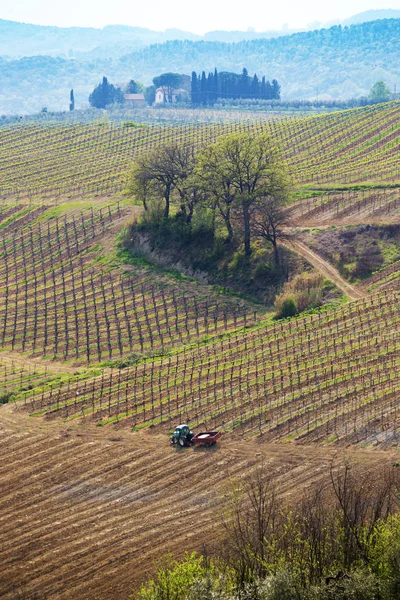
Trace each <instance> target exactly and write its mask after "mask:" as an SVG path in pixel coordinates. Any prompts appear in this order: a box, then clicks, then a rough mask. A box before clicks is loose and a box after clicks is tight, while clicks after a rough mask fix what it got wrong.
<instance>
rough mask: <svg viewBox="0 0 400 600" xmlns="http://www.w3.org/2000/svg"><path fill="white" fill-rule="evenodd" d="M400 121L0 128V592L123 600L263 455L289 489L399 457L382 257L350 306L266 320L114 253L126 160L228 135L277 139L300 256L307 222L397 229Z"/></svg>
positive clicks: (396, 331)
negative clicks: (205, 444)
mask: <svg viewBox="0 0 400 600" xmlns="http://www.w3.org/2000/svg"><path fill="white" fill-rule="evenodd" d="M399 128H400V102H391V103H386V104H382V105H376V106H373V107H365V108H360V109H355V110H351V111H343V112H338V113H330V114H325V115H320V116H313V117H301V118H299V117H295V118H284V119H273V118H265V119H262V118H261V116H260V114H258V115H257V120H254V121H253V122H241V123H238V122H234V121H233V120H229V121H227V122H225V123H223V124H217V123H212V124H207V123H200V124H197V125H174V126H164V125H162V126H161V125H159V124H157V125H152V126H141V127H133V126H129V127H127V126H124V124H120V125H118V124H111V125H110V124H105V123H101V124H100V123H99V124H93V123H92V124H88V125H83V124H79V125H78V124H77V125H71V126H68V127H67V126H65V125H56V124H55V125H51V126H49V125H44V124H28V125H22V124H18V125H16V126H5V127H1V128H0V405H1V406H0V440H1V444H2V450H3V456H5V457H6V460H4V461H2V463H1V465H0V473H1V478H2V506H1V510H0V532H1V533H0V546H1V548H2V551H1V561H0V596H1V597H2V598H6V599H7V600H13V599H14V598H16V597H21V598H22V597H32V598H33V597H37V598H40V600H42V598H57V599H60V600H67V599H71V600H72V599H75V598H78V597H79V598H85V599H87V600H95V599H96V598H108V599H110V600H114V599H115V600H117V599H118V600H121V599H122V598H127V597H129V596H130V594H131V591H132V587H133V585H134V584H136V583H138V581H140V580H141V579H142V578H143V577H145V576H146V573H147V572H148V570H149V569H151V568H152V566H153V565H154V564H155V562H156V561H157V560H158V559H159V558H160V556H161V555H164V554H165V553H167V552H169V551H171V552H174V553H175V555H176V556H180V555H181V554H182V553H183V548H184V549H187V550H188V551H190V550H192V549H196V550H199V544H202V543H203V542H205V541H206V540H207V539H209V537H210V534H211V533H212V532H214V530H215V518H216V517H215V509H216V508H217V509H218V507H219V505H220V504H219V503H220V501H221V499H220V497H219V495H218V490H223V493H225V491H224V490H225V489H226V482H227V480H231V479H232V477H241V476H243V475H244V474H245V473H248V472H249V469H252V468H253V467H254V466H255V465H256V464H258V463H259V461H260V460H263V461H265V463H266V464H268V469H271V472H272V473H274V477H275V479H276V482H277V485H278V489H279V493H280V494H281V495H283V496H286V495H287V496H290V495H293V496H295V497H299V494H301V493H302V490H304V489H306V488H308V487H309V486H311V485H313V484H314V483H316V482H319V481H323V480H326V478H327V477H328V474H329V468H330V464H331V460H332V457H333V456H334V455H335V456H336V455H338V456H340V457H342V456H343V450H342V448H347V449H348V448H349V447H351V456H352V458H353V459H354V460H357V461H359V462H360V463H363V462H364V463H368V465H374V466H375V467H376V468H378V469H384V468H385V466H387V464H388V463H391V462H392V461H393V462H394V463H395V464H396V461H397V460H398V455H397V452H398V448H399V439H400V411H399V403H398V398H399V396H400V369H399V366H400V313H399V301H400V260H398V256H397V257H396V255H395V250H394V249H393V248H394V246H395V244H393V247H392V248H391V252H392V254H391V255H390V257H391V258H390V257H389V258H388V256H389V254H390V253H387V255H385V261H386V262H385V263H384V265H383V266H382V268H380V269H379V270H376V271H374V272H372V274H368V276H366V277H365V278H364V279H362V280H361V281H359V280H357V281H356V283H355V284H354V285H352V283H351V281H353V280H349V281H344V280H343V285H342V287H341V289H342V290H343V291H344V293H345V294H347V297H346V295H345V296H344V297H340V298H339V299H338V297H337V295H336V297H335V296H334V298H333V300H332V301H331V303H330V304H329V303H328V304H326V305H325V306H324V307H321V308H320V309H318V310H317V309H314V310H313V311H310V312H309V313H304V314H302V315H300V316H297V317H293V318H290V319H284V320H274V319H273V318H272V314H271V310H270V308H268V307H266V306H262V305H260V304H256V303H253V302H252V301H250V300H249V299H243V298H238V297H236V296H234V295H228V294H227V293H226V290H221V289H214V288H213V287H211V286H210V285H208V284H206V283H202V282H200V281H196V280H194V279H191V278H189V277H184V276H183V275H181V274H180V273H178V272H176V271H169V270H166V269H164V268H161V267H158V266H155V265H154V264H152V263H151V262H149V261H148V260H144V259H143V260H141V259H140V258H137V259H135V260H133V259H132V257H131V260H128V259H127V254H126V252H124V251H123V250H122V247H121V246H120V244H119V240H120V239H121V232H122V231H123V230H124V228H125V227H126V225H127V224H129V223H130V222H132V220H133V219H135V218H136V217H137V216H138V215H139V214H140V211H141V207H140V206H139V202H137V201H136V200H135V199H131V198H128V197H126V196H125V195H124V194H123V191H124V188H125V178H126V172H127V169H128V168H129V166H130V164H131V163H132V161H133V160H134V159H135V156H138V155H139V154H140V153H143V152H146V151H147V150H149V149H153V148H154V147H157V145H159V144H161V143H163V142H165V141H171V140H173V141H181V142H182V143H185V144H189V143H193V144H194V145H195V146H197V147H200V146H201V145H203V144H205V143H207V142H209V141H213V140H215V139H216V138H217V136H219V135H221V134H223V133H228V132H232V131H243V130H245V131H247V130H250V131H252V132H254V134H256V133H261V132H263V131H268V132H270V134H271V136H272V137H273V138H274V139H276V140H277V143H279V145H280V146H281V148H282V152H283V154H284V157H285V161H286V163H287V165H288V166H289V168H290V172H291V177H292V180H293V188H294V194H293V199H292V202H291V203H290V205H289V206H288V208H287V223H288V226H289V227H290V228H291V230H292V231H293V232H296V231H297V232H298V233H299V237H298V239H296V238H295V244H297V245H296V246H295V244H292V251H293V250H296V252H299V253H300V254H301V247H305V248H306V250H307V249H308V251H310V248H308V246H307V244H306V243H305V242H304V239H305V240H307V237H304V238H301V237H300V235H303V234H304V236H307V235H308V234H310V235H311V233H312V232H314V231H315V232H316V235H317V234H319V233H321V232H322V234H323V235H325V232H326V231H329V230H331V234H332V235H333V233H332V232H334V230H335V229H338V230H340V231H342V230H343V231H344V230H349V228H352V227H357V226H362V227H360V229H362V230H363V231H364V229H363V227H364V226H369V225H371V226H373V227H374V231H375V232H376V230H378V229H379V228H381V226H385V227H386V226H387V227H395V226H396V225H398V224H399V218H400V172H399V170H400V162H399V158H398V157H399V149H400V148H399V139H400V136H399ZM334 233H335V232H334ZM336 233H337V232H336ZM336 233H335V235H336ZM328 239H329V238H328ZM335 239H336V238H335ZM376 239H379V241H380V240H381V238H379V236H378V234H377V233H376ZM301 240H303V241H301ZM382 243H383V242H382ZM284 244H285V245H286V246H287V247H289V248H290V240H289V241H285V242H284ZM310 245H311V242H310ZM296 248H297V249H296ZM314 250H315V251H314V253H313V255H314V258H315V257H316V258H317V259H318V258H319V257H318V256H317V254H318V247H314ZM310 252H311V251H310ZM303 257H304V254H303ZM309 262H310V263H312V264H315V262H318V260H317V261H314V263H313V262H312V260H311V259H310V258H309ZM325 264H326V265H327V264H328V263H327V261H325ZM328 266H332V265H328ZM317 268H318V265H317ZM332 268H333V267H332ZM320 271H321V272H322V273H323V272H324V271H323V268H322V267H320ZM337 274H338V275H339V272H338V271H337ZM324 276H325V277H326V276H327V275H326V273H325V274H324ZM332 280H333V281H335V279H334V278H333V279H332ZM336 283H337V280H336ZM338 285H339V287H340V284H338ZM350 292H351V293H350ZM351 298H353V299H354V300H351ZM179 422H188V423H189V424H190V426H191V428H193V429H195V430H197V431H198V430H200V429H202V428H203V427H204V428H207V429H208V428H212V429H214V428H217V429H220V430H221V431H222V432H223V433H224V434H225V435H224V436H223V438H222V442H221V444H219V446H217V447H216V448H214V449H186V450H187V451H185V450H182V451H179V450H178V451H175V450H174V449H172V448H171V449H170V448H169V447H168V433H169V431H170V430H171V429H172V428H173V427H174V426H175V425H176V424H178V423H179ZM376 448H385V449H386V450H387V452H375V451H373V449H376ZM3 492H4V493H3ZM177 528H178V529H179V530H180V531H182V535H181V536H179V537H178V536H176V530H177ZM24 594H26V595H24Z"/></svg>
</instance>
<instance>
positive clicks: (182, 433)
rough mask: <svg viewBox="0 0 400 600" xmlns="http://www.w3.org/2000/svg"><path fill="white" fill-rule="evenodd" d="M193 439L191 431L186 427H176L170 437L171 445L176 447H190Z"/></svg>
mask: <svg viewBox="0 0 400 600" xmlns="http://www.w3.org/2000/svg"><path fill="white" fill-rule="evenodd" d="M193 438H194V433H193V431H190V429H189V426H188V425H178V427H176V429H175V431H174V433H173V434H172V436H171V444H174V445H177V446H182V447H183V446H190V444H191V443H192V439H193Z"/></svg>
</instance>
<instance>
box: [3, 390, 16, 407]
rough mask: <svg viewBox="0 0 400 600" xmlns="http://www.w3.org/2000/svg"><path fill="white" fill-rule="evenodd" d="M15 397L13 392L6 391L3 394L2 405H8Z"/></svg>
mask: <svg viewBox="0 0 400 600" xmlns="http://www.w3.org/2000/svg"><path fill="white" fill-rule="evenodd" d="M13 396H14V393H13V392H8V391H7V390H5V391H4V392H1V394H0V405H1V404H7V403H8V402H9V401H10V400H11V399H12V397H13Z"/></svg>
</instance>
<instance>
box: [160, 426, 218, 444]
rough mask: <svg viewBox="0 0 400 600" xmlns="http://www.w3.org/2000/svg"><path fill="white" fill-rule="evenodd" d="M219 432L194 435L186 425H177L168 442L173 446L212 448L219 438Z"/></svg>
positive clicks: (203, 432)
mask: <svg viewBox="0 0 400 600" xmlns="http://www.w3.org/2000/svg"><path fill="white" fill-rule="evenodd" d="M221 435H222V434H221V432H220V431H202V432H200V433H197V434H196V435H195V434H194V433H193V431H190V429H189V427H188V425H178V427H176V429H175V431H174V433H173V434H172V436H171V438H170V441H171V444H172V445H174V446H181V447H182V448H183V447H185V446H205V447H209V446H214V444H216V443H217V441H218V440H219V438H220V437H221Z"/></svg>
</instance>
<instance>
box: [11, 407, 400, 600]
mask: <svg viewBox="0 0 400 600" xmlns="http://www.w3.org/2000/svg"><path fill="white" fill-rule="evenodd" d="M0 439H1V448H2V455H3V457H4V456H6V457H7V460H3V461H2V463H1V466H0V478H1V482H2V485H1V489H2V501H1V507H0V548H1V551H0V597H1V598H4V599H10V600H11V599H13V598H14V597H15V596H14V594H15V592H16V591H19V592H20V593H21V594H23V593H26V594H29V593H36V594H37V597H38V598H39V600H43V599H51V600H61V599H65V600H67V599H71V600H72V599H74V600H76V599H77V598H79V599H85V600H91V599H98V600H114V599H115V600H117V599H118V600H123V599H125V598H126V599H127V598H128V597H129V594H130V593H131V591H132V589H133V588H134V586H135V585H137V583H138V582H139V581H140V580H141V579H143V577H145V576H146V574H147V573H149V572H151V570H152V568H153V567H154V564H155V562H156V561H157V560H159V559H160V558H161V557H162V556H163V555H164V554H165V553H166V552H167V551H171V552H173V553H174V555H176V556H182V555H183V553H184V552H185V551H186V550H193V549H197V550H201V548H202V545H203V544H204V543H206V544H209V543H210V540H213V539H214V538H215V536H216V534H218V524H217V523H218V520H217V516H216V513H217V510H218V508H219V507H220V506H221V502H222V500H223V495H224V492H225V491H226V486H227V482H229V480H230V478H232V477H236V476H240V475H243V474H244V473H247V472H248V471H249V469H251V468H252V467H253V466H254V465H256V464H257V463H259V462H260V461H261V460H264V461H266V462H267V463H268V464H269V465H270V468H271V469H272V470H273V471H275V473H276V479H277V484H278V487H279V490H280V492H281V494H283V495H291V494H293V495H294V494H295V495H296V496H298V495H299V494H300V493H301V491H302V490H304V489H305V488H306V487H307V486H309V485H311V484H313V483H314V482H316V481H318V480H320V479H321V478H324V477H326V476H327V475H328V470H329V464H330V461H331V460H332V457H333V454H334V452H337V450H333V449H332V448H329V447H327V448H316V447H311V446H296V445H279V444H267V443H263V442H262V441H260V440H253V441H247V442H242V441H241V440H240V438H238V437H235V436H230V437H229V439H228V438H226V439H223V440H222V441H221V443H220V444H219V445H218V446H217V447H215V448H213V449H198V450H195V449H193V448H188V449H183V450H180V451H179V450H176V449H174V448H172V447H170V446H169V443H168V439H167V437H166V436H164V435H160V434H158V433H154V434H152V433H151V432H147V433H146V432H143V433H135V434H132V433H129V432H126V431H117V432H116V431H114V430H112V429H110V428H107V429H99V428H96V427H93V428H91V427H89V426H80V425H74V426H73V427H71V426H67V425H65V424H60V423H49V422H45V421H43V420H41V419H39V418H30V417H27V416H26V415H25V414H23V413H19V412H16V411H15V410H14V408H13V407H12V406H10V405H7V406H3V407H1V408H0ZM350 454H351V456H352V457H353V458H354V459H357V460H359V461H363V462H366V463H367V464H368V466H369V467H373V466H374V465H375V466H383V465H385V464H390V463H391V461H392V460H393V459H394V456H393V457H392V456H391V453H390V452H377V451H372V450H351V451H350Z"/></svg>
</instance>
